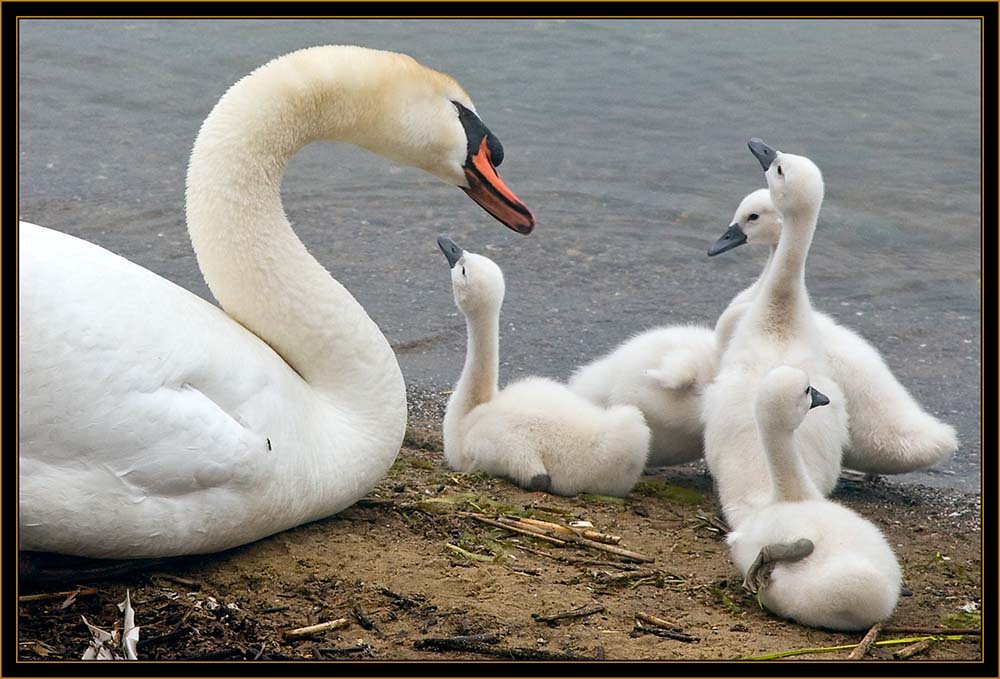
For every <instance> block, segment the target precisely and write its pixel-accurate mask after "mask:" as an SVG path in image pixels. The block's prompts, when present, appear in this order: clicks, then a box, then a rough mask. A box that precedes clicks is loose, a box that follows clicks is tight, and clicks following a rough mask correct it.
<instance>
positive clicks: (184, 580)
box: [149, 573, 201, 589]
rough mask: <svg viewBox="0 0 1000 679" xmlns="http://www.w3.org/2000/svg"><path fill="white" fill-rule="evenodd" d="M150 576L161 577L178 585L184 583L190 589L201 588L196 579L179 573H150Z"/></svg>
mask: <svg viewBox="0 0 1000 679" xmlns="http://www.w3.org/2000/svg"><path fill="white" fill-rule="evenodd" d="M149 577H151V578H162V579H164V580H169V581H170V582H176V583H177V584H178V585H184V586H185V587H190V588H192V589H201V583H200V582H198V581H197V580H191V579H190V578H182V577H181V576H179V575H173V574H171V573H150V574H149Z"/></svg>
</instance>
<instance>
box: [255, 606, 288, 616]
mask: <svg viewBox="0 0 1000 679" xmlns="http://www.w3.org/2000/svg"><path fill="white" fill-rule="evenodd" d="M289 608H291V606H271V607H270V608H265V609H264V610H262V611H261V612H260V614H261V615H264V614H265V613H280V612H281V611H287V610H288V609H289Z"/></svg>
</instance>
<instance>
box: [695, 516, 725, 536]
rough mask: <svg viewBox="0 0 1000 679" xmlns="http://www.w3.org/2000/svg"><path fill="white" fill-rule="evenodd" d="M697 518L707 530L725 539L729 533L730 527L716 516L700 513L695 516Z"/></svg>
mask: <svg viewBox="0 0 1000 679" xmlns="http://www.w3.org/2000/svg"><path fill="white" fill-rule="evenodd" d="M695 518H696V519H698V521H700V522H701V523H702V525H703V526H704V527H705V528H707V529H709V530H711V531H712V532H714V533H716V534H718V535H720V536H723V537H724V536H725V535H726V534H727V533H729V526H727V525H726V522H725V521H723V520H722V519H721V518H719V517H718V516H716V515H714V514H706V513H705V512H702V511H699V512H698V513H697V514H696V515H695Z"/></svg>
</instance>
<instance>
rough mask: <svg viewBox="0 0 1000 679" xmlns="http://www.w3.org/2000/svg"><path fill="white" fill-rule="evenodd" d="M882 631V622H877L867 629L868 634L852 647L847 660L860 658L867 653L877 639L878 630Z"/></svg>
mask: <svg viewBox="0 0 1000 679" xmlns="http://www.w3.org/2000/svg"><path fill="white" fill-rule="evenodd" d="M881 631H882V623H880V622H877V623H875V624H874V625H872V628H871V629H870V630H868V634H866V635H865V638H864V639H862V640H861V643H860V644H858V645H857V646H855V647H854V650H853V651H851V653H850V654H849V655H848V656H847V659H848V660H860V659H861V658H864V657H865V655H866V654H867V653H868V649H870V648H871V647H872V644H873V643H875V640H876V639H878V635H879V632H881Z"/></svg>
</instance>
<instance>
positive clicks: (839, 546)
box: [726, 499, 902, 630]
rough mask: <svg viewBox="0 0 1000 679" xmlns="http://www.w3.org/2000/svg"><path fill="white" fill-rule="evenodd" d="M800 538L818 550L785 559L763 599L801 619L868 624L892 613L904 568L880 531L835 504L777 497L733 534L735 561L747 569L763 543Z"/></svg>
mask: <svg viewBox="0 0 1000 679" xmlns="http://www.w3.org/2000/svg"><path fill="white" fill-rule="evenodd" d="M801 538H806V539H808V540H810V541H811V542H812V543H813V545H814V549H813V552H812V554H810V555H809V556H807V557H805V558H804V559H802V560H801V561H794V562H789V563H784V562H779V563H778V564H776V565H775V567H774V570H773V571H772V573H771V576H770V582H769V583H768V585H767V586H766V587H764V588H763V589H761V591H760V592H759V596H760V602H761V604H762V605H763V606H764V607H765V608H767V609H768V610H770V611H773V612H774V613H776V614H778V615H780V616H781V617H784V618H790V619H792V620H795V621H796V622H798V623H800V624H802V625H808V626H810V627H822V628H826V629H834V630H864V629H868V628H869V627H871V626H872V625H874V624H875V623H876V622H880V621H882V620H885V619H887V618H888V617H889V616H891V615H892V613H893V611H894V610H895V608H896V602H897V600H898V599H899V591H900V587H901V585H902V572H901V570H900V568H899V563H898V562H897V561H896V557H895V555H894V554H893V552H892V548H891V547H890V546H889V544H888V543H887V542H886V540H885V537H884V536H883V535H882V532H881V531H879V529H878V528H876V527H875V526H874V525H873V524H872V523H871V522H870V521H868V520H866V519H864V518H862V517H861V516H859V515H858V514H857V513H855V512H853V511H851V510H850V509H848V508H847V507H844V506H842V505H840V504H837V503H836V502H830V501H829V500H822V499H818V500H809V501H804V502H779V503H776V504H772V505H769V506H767V507H764V508H762V509H759V510H757V511H755V512H754V513H753V514H751V515H750V516H748V517H747V519H746V520H745V521H743V523H741V524H740V526H739V528H738V529H737V530H736V531H734V532H732V533H729V535H728V536H727V538H726V540H727V542H728V543H729V546H730V554H731V556H732V559H733V563H734V564H735V565H736V567H737V568H738V569H739V570H740V572H741V573H744V574H745V573H746V572H747V569H748V568H749V567H750V564H752V563H753V561H754V559H756V558H757V555H758V554H759V553H760V550H761V548H763V547H765V546H767V545H771V544H776V543H788V542H793V541H795V540H799V539H801Z"/></svg>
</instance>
